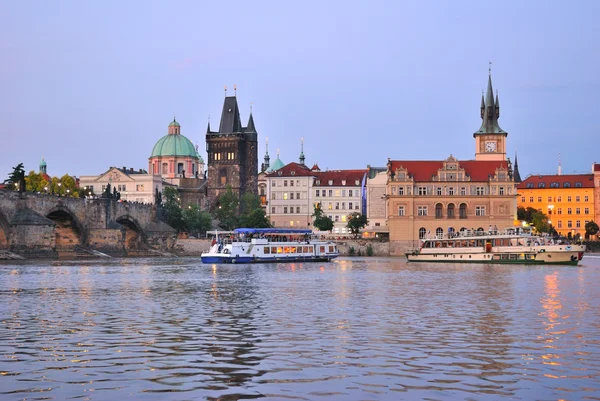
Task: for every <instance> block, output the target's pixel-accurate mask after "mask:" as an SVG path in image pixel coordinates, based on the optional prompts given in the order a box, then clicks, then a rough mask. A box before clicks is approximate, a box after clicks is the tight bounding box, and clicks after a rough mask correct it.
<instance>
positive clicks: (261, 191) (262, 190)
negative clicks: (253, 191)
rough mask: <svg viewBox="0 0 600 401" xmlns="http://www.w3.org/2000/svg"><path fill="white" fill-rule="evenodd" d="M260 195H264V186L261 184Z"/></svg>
mask: <svg viewBox="0 0 600 401" xmlns="http://www.w3.org/2000/svg"><path fill="white" fill-rule="evenodd" d="M260 195H261V196H264V195H265V187H263V186H261V187H260Z"/></svg>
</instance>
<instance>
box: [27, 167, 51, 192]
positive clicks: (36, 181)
mask: <svg viewBox="0 0 600 401" xmlns="http://www.w3.org/2000/svg"><path fill="white" fill-rule="evenodd" d="M47 186H48V181H46V180H45V179H44V176H43V175H42V174H40V173H36V172H35V171H33V170H31V171H30V172H29V174H27V177H25V189H26V190H27V192H44V188H46V187H47Z"/></svg>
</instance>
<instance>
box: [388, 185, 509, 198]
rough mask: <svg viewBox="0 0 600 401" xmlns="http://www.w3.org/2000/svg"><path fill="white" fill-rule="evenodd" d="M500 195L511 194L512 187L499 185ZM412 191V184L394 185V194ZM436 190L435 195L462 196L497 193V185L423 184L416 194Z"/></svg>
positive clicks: (429, 194) (422, 194)
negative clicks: (452, 185)
mask: <svg viewBox="0 0 600 401" xmlns="http://www.w3.org/2000/svg"><path fill="white" fill-rule="evenodd" d="M497 190H498V195H508V194H510V187H498V188H497ZM411 192H412V187H411V186H407V187H403V186H392V195H400V196H403V195H410V194H411ZM434 192H435V195H437V196H443V195H450V196H454V195H458V194H460V195H461V196H467V195H477V196H483V195H490V194H492V195H495V194H496V187H495V186H493V187H491V190H490V189H489V187H481V186H478V187H475V186H471V187H460V189H457V188H455V187H435V188H434V187H431V186H428V187H427V186H421V187H417V188H416V190H415V195H421V196H431V195H433V194H434Z"/></svg>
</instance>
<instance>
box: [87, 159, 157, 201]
mask: <svg viewBox="0 0 600 401" xmlns="http://www.w3.org/2000/svg"><path fill="white" fill-rule="evenodd" d="M108 184H110V186H111V188H116V190H117V191H118V192H120V193H121V200H124V201H128V202H141V203H154V191H155V189H156V188H158V191H159V192H162V190H163V180H162V178H161V176H160V175H153V174H148V172H147V171H146V170H142V169H139V170H134V169H133V168H129V169H127V168H126V167H123V168H117V167H111V168H110V169H109V170H108V171H106V172H105V173H102V174H100V175H88V176H81V177H80V178H79V188H80V189H81V188H83V189H84V191H83V193H85V194H86V195H87V193H86V191H85V189H87V188H92V189H93V193H95V194H96V195H97V196H99V195H101V194H102V192H104V191H105V190H106V187H107V185H108ZM111 192H112V189H111Z"/></svg>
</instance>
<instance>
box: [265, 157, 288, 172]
mask: <svg viewBox="0 0 600 401" xmlns="http://www.w3.org/2000/svg"><path fill="white" fill-rule="evenodd" d="M284 166H285V164H283V162H282V161H281V159H280V158H279V156H277V159H275V161H274V162H273V164H271V166H269V169H268V170H267V172H269V173H270V172H271V171H277V170H279V169H280V168H282V167H284Z"/></svg>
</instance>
